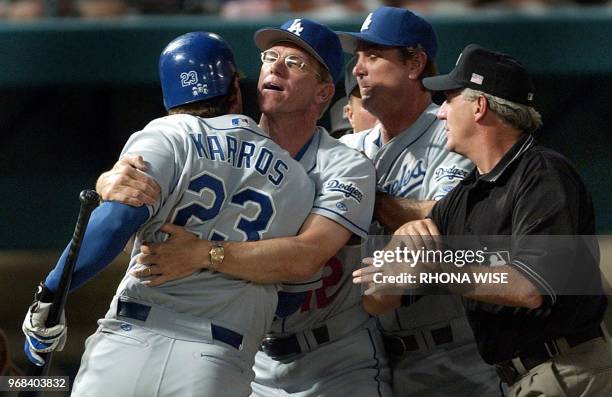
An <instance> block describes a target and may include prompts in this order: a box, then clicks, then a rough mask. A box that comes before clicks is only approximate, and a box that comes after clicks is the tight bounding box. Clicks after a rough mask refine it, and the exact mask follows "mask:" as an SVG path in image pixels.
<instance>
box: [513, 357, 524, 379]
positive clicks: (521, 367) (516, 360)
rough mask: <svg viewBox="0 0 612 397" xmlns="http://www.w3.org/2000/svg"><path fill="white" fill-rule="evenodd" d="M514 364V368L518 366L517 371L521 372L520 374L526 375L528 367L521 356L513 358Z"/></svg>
mask: <svg viewBox="0 0 612 397" xmlns="http://www.w3.org/2000/svg"><path fill="white" fill-rule="evenodd" d="M512 365H514V368H516V371H517V372H518V373H519V375H521V376H522V375H525V374H526V373H527V369H526V368H525V366H524V365H523V362H522V361H521V358H520V357H515V358H513V359H512Z"/></svg>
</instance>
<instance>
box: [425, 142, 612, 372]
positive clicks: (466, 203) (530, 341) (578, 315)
mask: <svg viewBox="0 0 612 397" xmlns="http://www.w3.org/2000/svg"><path fill="white" fill-rule="evenodd" d="M430 218H432V220H433V221H434V222H435V223H436V225H437V226H438V228H439V230H440V232H441V233H442V234H443V235H473V236H493V235H497V236H500V235H506V236H510V235H511V236H512V239H515V238H516V236H529V238H531V236H532V235H536V237H534V238H539V237H540V236H550V235H564V236H575V235H594V234H595V217H594V212H593V205H592V202H591V198H590V195H589V193H588V192H587V191H586V188H585V186H584V184H583V182H582V180H581V179H580V176H579V175H578V173H577V172H576V170H575V169H574V168H573V166H572V165H571V164H570V163H569V161H568V160H567V159H565V158H564V157H563V156H561V155H560V154H558V153H556V152H554V151H552V150H549V149H546V148H543V147H541V146H537V145H536V143H535V140H534V138H533V136H531V135H529V134H525V135H524V136H523V137H522V138H521V139H520V140H519V141H518V142H516V144H515V145H514V146H513V147H512V148H511V149H510V150H509V151H508V152H507V153H506V154H505V155H504V156H503V158H502V159H501V160H500V162H499V163H498V164H497V165H496V166H495V167H494V168H493V170H491V171H490V172H489V173H487V174H484V175H480V174H479V173H478V170H477V169H474V170H473V171H472V172H471V173H470V174H469V175H468V176H467V177H466V178H465V179H464V180H463V181H462V182H460V183H459V185H457V187H456V188H455V189H454V190H452V191H451V192H450V193H449V194H447V195H446V197H444V198H443V199H442V200H440V201H439V202H438V203H437V204H436V205H435V206H434V208H433V209H432V212H431V214H430ZM574 239H575V238H574ZM540 251H541V250H540ZM580 252H581V253H582V254H584V252H585V251H580ZM564 256H565V258H564V259H561V260H560V259H559V258H558V257H557V258H555V260H552V261H551V256H550V255H548V256H547V255H541V252H540V253H538V250H531V249H523V250H520V249H519V250H518V252H517V249H516V247H514V246H513V248H512V256H511V260H510V265H511V266H514V267H515V268H516V269H518V270H519V271H520V272H521V273H522V274H523V275H524V276H525V277H526V278H527V279H528V280H529V281H531V282H532V283H533V285H534V286H536V287H537V288H538V289H539V290H540V291H541V294H542V296H543V298H544V303H543V305H542V306H541V307H540V308H538V309H535V310H529V309H526V308H516V307H507V306H506V307H505V306H499V305H492V304H487V303H482V302H479V301H476V300H471V299H466V300H465V303H466V312H467V316H468V319H469V320H470V324H471V326H472V328H473V330H474V336H475V338H476V342H477V344H478V348H479V350H480V353H481V355H482V357H483V359H484V360H485V361H486V362H487V363H489V364H495V363H498V362H502V361H506V360H509V359H512V358H513V357H516V356H520V355H522V354H528V353H529V350H530V349H531V348H534V347H536V346H537V347H540V346H541V345H542V343H544V342H547V341H551V340H554V339H557V338H560V337H565V336H568V335H572V334H573V333H576V332H582V331H585V330H587V329H589V328H592V327H597V326H599V323H600V322H601V321H602V318H603V314H604V312H605V309H606V306H607V299H606V298H605V296H604V295H603V293H602V289H601V280H600V277H599V268H598V257H595V256H590V258H588V255H581V254H577V253H576V252H574V256H572V257H568V255H567V253H565V254H564ZM572 258H573V259H572ZM560 274H563V275H565V276H564V277H560V276H559V275H560ZM568 279H571V284H573V285H576V284H577V283H578V284H583V285H584V288H585V289H588V290H589V291H590V292H589V294H590V295H577V294H564V293H563V291H564V288H565V286H566V285H567V284H568ZM589 283H590V284H589ZM587 284H589V285H588V286H587ZM592 291H595V292H594V293H593V292H592Z"/></svg>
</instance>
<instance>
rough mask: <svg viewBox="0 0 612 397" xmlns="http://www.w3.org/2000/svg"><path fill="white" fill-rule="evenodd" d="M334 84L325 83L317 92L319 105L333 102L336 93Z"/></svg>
mask: <svg viewBox="0 0 612 397" xmlns="http://www.w3.org/2000/svg"><path fill="white" fill-rule="evenodd" d="M335 92H336V91H335V87H334V84H333V83H323V84H322V85H321V87H320V88H319V90H318V91H317V95H316V99H317V102H318V103H326V102H328V101H330V100H331V98H332V97H333V96H334V93H335Z"/></svg>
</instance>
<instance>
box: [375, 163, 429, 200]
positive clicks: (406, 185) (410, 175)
mask: <svg viewBox="0 0 612 397" xmlns="http://www.w3.org/2000/svg"><path fill="white" fill-rule="evenodd" d="M423 164H424V161H423V159H420V160H418V161H417V162H416V164H415V165H414V167H412V168H410V167H409V166H408V164H404V165H403V166H402V170H401V172H400V174H399V175H398V176H399V178H396V179H392V180H388V181H386V182H385V183H384V185H383V191H384V192H385V193H388V194H390V195H393V196H404V195H406V194H408V193H410V192H411V191H413V190H414V189H416V188H418V187H419V186H421V185H422V184H423V181H424V180H425V167H424V166H423Z"/></svg>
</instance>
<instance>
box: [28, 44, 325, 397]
mask: <svg viewBox="0 0 612 397" xmlns="http://www.w3.org/2000/svg"><path fill="white" fill-rule="evenodd" d="M159 69H160V79H161V83H162V91H163V96H164V105H165V107H166V109H167V110H168V111H169V114H170V115H169V116H167V117H163V118H160V119H156V120H153V121H152V122H151V123H149V124H148V125H147V126H146V127H145V128H144V129H143V130H141V131H139V132H137V133H135V134H133V135H132V136H131V137H130V139H129V140H128V142H127V144H126V145H125V147H124V149H123V152H122V155H128V154H131V155H140V156H143V157H144V158H146V159H147V166H148V171H147V175H148V176H149V177H150V178H152V180H154V181H155V183H156V184H157V185H158V186H159V189H160V191H161V194H160V197H159V198H158V200H157V201H156V202H155V204H153V205H151V206H142V207H137V208H135V207H129V206H127V205H124V204H119V203H117V202H105V203H104V204H102V205H101V206H100V207H99V208H98V209H96V210H95V211H94V213H93V214H92V217H91V221H90V223H89V228H88V229H87V233H86V235H85V238H84V241H83V245H82V249H81V255H80V257H79V260H78V263H77V265H76V270H75V273H74V276H73V285H72V288H76V287H78V286H80V285H82V284H83V283H84V282H85V281H86V280H87V279H89V278H91V277H93V275H94V274H95V273H97V272H98V271H99V270H101V269H102V268H103V267H104V266H106V265H107V264H108V263H109V262H110V261H111V260H112V259H113V258H114V257H115V256H116V255H117V254H118V253H119V252H120V251H121V249H122V248H123V247H124V245H125V244H126V242H127V241H128V239H129V238H130V236H131V235H132V234H134V233H136V236H135V243H134V248H133V250H132V258H131V261H130V264H129V267H128V269H131V268H133V267H134V266H135V265H136V257H137V256H138V254H139V253H140V248H141V245H142V243H143V242H144V241H148V242H160V241H162V240H163V238H164V235H163V233H160V232H159V228H160V226H161V225H162V224H163V223H164V222H166V221H167V220H170V221H171V222H172V223H173V224H175V225H180V226H183V227H185V228H186V229H187V230H189V231H190V232H192V233H194V234H195V235H197V236H198V237H201V238H206V239H211V240H216V243H215V244H216V245H215V248H216V249H217V248H221V247H222V243H221V241H224V240H228V241H245V240H259V239H262V238H270V237H280V236H289V235H295V234H296V233H297V231H298V230H299V228H300V226H301V225H302V223H303V221H304V219H305V218H306V216H307V215H308V213H309V212H310V208H311V207H312V202H313V199H314V184H313V182H312V180H311V179H310V178H309V177H308V175H307V174H306V172H305V171H304V169H303V167H301V166H300V165H299V164H298V163H297V162H296V161H295V160H293V159H292V158H291V157H290V156H289V155H288V153H287V152H285V151H284V150H281V149H280V147H279V146H278V145H277V144H275V143H274V142H273V141H272V140H271V139H270V138H269V136H268V135H267V134H266V133H265V132H264V131H262V130H261V129H259V128H258V127H257V126H256V124H255V122H253V120H251V119H249V118H248V117H245V116H242V115H239V114H231V113H239V112H240V111H241V110H242V104H241V95H240V88H239V83H238V77H237V72H236V66H235V63H234V58H233V54H232V51H231V49H230V47H229V46H228V44H227V43H226V42H225V41H224V40H223V39H222V38H221V37H219V36H218V35H215V34H212V33H207V32H194V33H188V34H185V35H182V36H180V37H178V38H176V39H175V40H173V41H172V42H170V44H168V46H167V47H166V48H165V49H164V51H163V52H162V54H161V56H160V61H159ZM198 116H203V117H198ZM289 203H291V205H289ZM216 249H213V250H211V252H210V260H211V263H212V264H213V266H214V265H215V264H217V263H220V262H221V261H222V260H223V256H222V251H219V250H216ZM66 252H67V251H65V252H64V255H63V256H62V257H61V258H60V260H59V262H58V264H57V266H56V268H55V269H54V270H53V271H52V272H51V273H50V274H49V275H48V276H47V278H46V280H45V281H44V284H43V285H42V286H41V288H40V289H39V292H38V293H37V295H36V301H35V303H34V304H33V305H32V306H31V307H30V309H29V311H28V313H27V315H26V318H25V320H24V323H23V329H24V332H25V334H26V336H27V341H26V353H27V354H28V357H29V358H30V360H32V361H33V362H35V363H39V364H40V363H41V360H42V359H41V358H40V356H39V355H38V353H39V352H45V351H49V350H53V349H55V348H60V349H61V347H62V345H63V343H64V341H65V339H66V327H65V322H63V323H62V324H61V325H59V326H57V327H53V328H50V329H46V328H45V327H44V321H45V319H46V316H47V314H48V311H49V306H50V304H49V303H48V302H50V301H51V300H50V299H49V298H50V296H52V295H53V293H54V291H55V288H56V286H57V283H58V275H59V274H60V273H61V270H62V267H63V265H64V260H65V257H66ZM213 270H214V267H211V268H210V269H209V270H208V271H202V272H198V273H194V274H192V275H191V276H189V277H187V278H184V279H182V280H178V281H176V282H173V283H168V284H166V285H164V286H163V287H157V288H153V287H151V286H148V285H146V283H143V282H142V281H141V280H139V279H137V278H134V277H132V276H131V275H130V273H129V271H128V272H127V273H126V275H125V277H124V278H123V280H122V281H121V283H120V284H119V287H118V288H117V293H116V295H115V297H114V298H113V300H112V302H111V305H110V309H109V311H108V312H107V314H106V316H105V318H103V319H101V320H100V321H99V328H98V330H97V332H96V333H95V334H94V335H92V336H91V337H90V338H88V340H87V342H86V349H85V353H84V355H83V359H82V363H81V367H80V370H79V373H78V375H77V377H76V379H75V382H74V389H73V395H75V396H153V395H155V396H184V395H206V396H246V395H248V394H249V393H250V382H251V380H252V379H253V371H252V369H251V368H252V365H253V360H254V355H255V352H256V351H257V349H258V346H259V342H260V341H261V338H262V337H263V335H264V333H265V332H266V331H267V330H268V329H269V328H270V326H271V323H272V320H273V318H274V313H275V310H276V306H277V290H278V287H277V286H276V285H274V284H266V285H264V284H255V283H251V282H248V281H245V280H240V279H237V278H232V277H227V276H226V275H224V274H222V273H218V272H214V271H213Z"/></svg>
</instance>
